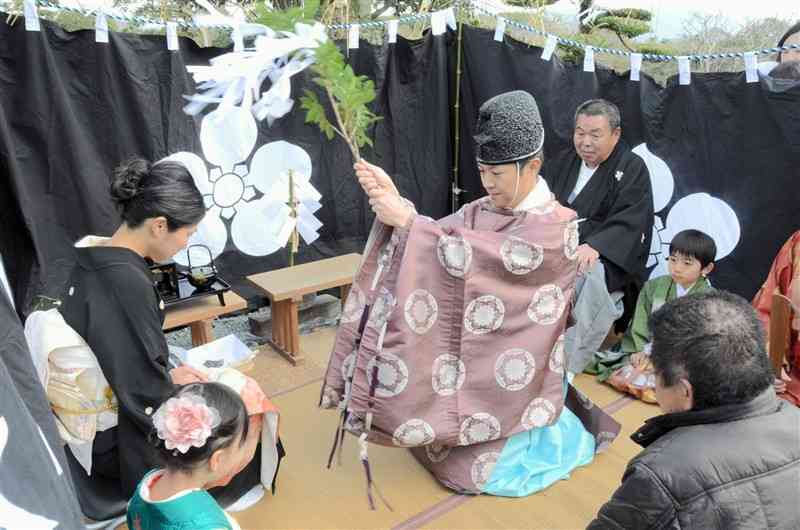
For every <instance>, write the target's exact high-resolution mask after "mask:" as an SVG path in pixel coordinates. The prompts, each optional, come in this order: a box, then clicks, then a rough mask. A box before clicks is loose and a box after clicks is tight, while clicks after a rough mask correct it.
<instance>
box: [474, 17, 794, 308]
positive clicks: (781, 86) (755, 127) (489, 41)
mask: <svg viewBox="0 0 800 530" xmlns="http://www.w3.org/2000/svg"><path fill="white" fill-rule="evenodd" d="M493 36H494V32H493V31H489V30H481V29H475V28H469V27H465V28H464V63H465V66H464V76H463V78H462V81H461V94H462V100H461V127H460V131H461V137H462V142H461V149H460V156H459V163H460V183H461V187H462V188H465V189H466V190H467V191H466V193H465V200H473V199H475V198H477V197H479V196H481V195H483V190H482V187H481V183H480V177H479V176H478V173H477V168H476V165H475V152H474V148H473V143H472V130H473V127H474V124H475V119H476V116H477V109H478V108H479V106H480V105H481V104H482V103H483V102H484V101H486V100H487V99H489V98H490V97H492V96H495V95H497V94H499V93H502V92H505V91H507V90H519V89H523V90H527V91H529V92H530V93H531V94H532V95H533V96H534V97H535V98H536V100H537V102H538V103H539V108H540V111H541V114H542V119H543V121H544V125H545V130H546V137H545V162H544V170H543V171H544V175H545V177H546V176H547V159H548V155H553V154H555V153H558V152H559V151H561V150H562V149H565V148H569V147H570V146H572V130H573V120H574V112H575V109H576V108H577V106H578V105H579V104H580V103H582V102H583V101H585V100H587V99H590V98H596V97H602V98H605V99H608V100H610V101H612V102H614V103H615V104H616V105H618V106H619V108H620V111H621V113H622V137H623V139H624V140H625V141H626V142H627V143H628V145H630V146H631V147H636V146H638V145H639V144H642V143H646V144H647V147H648V148H649V150H650V152H652V153H653V154H655V155H656V156H658V157H660V158H661V159H662V160H663V161H664V162H665V163H666V164H667V166H668V167H669V168H670V169H671V171H672V175H673V180H674V191H673V194H672V197H671V198H670V199H669V202H668V204H667V205H666V206H665V207H664V208H663V209H661V210H659V211H656V214H655V215H656V217H657V218H658V219H659V220H660V221H661V223H662V224H661V226H664V225H667V226H666V228H667V229H669V228H670V227H669V226H668V224H667V218H668V215H669V212H670V210H671V209H672V208H673V206H674V205H675V204H676V203H677V202H678V201H679V200H680V199H682V198H684V197H686V196H688V195H690V194H701V193H705V194H708V195H710V196H711V197H714V198H716V199H720V200H722V201H724V202H725V203H726V204H727V205H728V206H729V207H730V208H731V209H732V210H733V211H734V212H735V214H736V216H737V218H738V221H739V226H740V227H741V235H740V237H739V240H738V243H737V244H736V246H735V248H734V249H733V251H732V252H731V254H730V255H729V256H727V257H725V258H724V259H722V260H720V261H719V262H718V263H717V268H716V270H715V272H714V273H713V274H712V281H713V283H714V285H715V287H718V288H723V289H727V290H731V291H733V292H736V293H738V294H740V295H742V296H745V297H746V298H751V297H752V296H753V295H754V294H755V292H756V290H757V289H758V287H759V286H760V285H761V282H763V280H764V277H765V276H766V274H767V271H768V270H769V266H770V263H771V262H772V259H773V258H774V256H775V253H776V252H777V251H778V249H779V248H780V246H781V244H782V243H783V242H784V241H785V240H786V239H787V238H788V236H789V235H790V234H791V233H793V232H794V231H795V230H797V229H798V228H800V216H798V212H799V211H800V208H798V206H797V199H796V197H798V195H799V194H800V84H798V83H794V84H791V83H787V82H779V81H776V80H771V79H769V78H762V79H761V80H760V82H759V83H753V84H748V83H746V81H745V75H744V72H738V73H717V74H703V73H692V78H691V84H690V85H687V86H681V85H678V82H677V77H672V78H670V80H669V82H668V83H667V84H666V86H665V87H661V86H659V85H658V84H657V83H655V82H654V81H653V80H652V79H651V78H650V77H648V76H646V75H642V76H641V81H640V82H632V81H630V80H629V75H628V73H627V72H623V73H615V72H613V71H611V70H609V69H607V68H604V67H602V66H601V65H597V66H596V72H594V73H591V72H584V71H583V69H582V65H573V64H565V63H563V62H561V61H560V60H559V59H558V58H557V57H555V56H554V57H553V58H552V59H551V60H550V61H543V60H541V51H542V49H541V48H538V47H533V46H528V45H527V44H523V43H520V42H516V41H514V40H513V39H510V38H509V37H506V38H505V41H504V42H503V43H499V42H496V41H494V38H493ZM656 178H657V177H656ZM702 213H704V212H701V211H697V212H696V214H697V219H698V221H697V222H698V223H700V221H699V219H701V217H702V216H701V214H702ZM693 215H694V214H693ZM656 224H657V225H658V224H659V223H656ZM697 228H700V229H702V228H704V227H703V226H697ZM659 232H660V231H659ZM733 232H734V231H733V230H732V229H730V230H729V231H728V232H727V233H724V234H721V237H720V234H712V235H714V236H715V238H718V239H723V238H735V235H736V234H735V233H733ZM665 233H666V232H665ZM717 243H718V245H719V244H720V241H718V242H717ZM656 247H658V245H654V248H653V249H652V250H653V251H658V252H660V253H661V256H660V258H661V259H663V257H664V255H665V254H666V253H667V252H668V247H667V246H661V247H660V248H656ZM654 259H655V258H654ZM651 266H652V262H651Z"/></svg>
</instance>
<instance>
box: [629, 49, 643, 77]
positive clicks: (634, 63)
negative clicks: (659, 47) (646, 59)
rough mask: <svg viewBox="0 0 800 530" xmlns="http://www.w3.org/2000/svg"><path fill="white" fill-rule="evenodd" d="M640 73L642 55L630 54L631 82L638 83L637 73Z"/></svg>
mask: <svg viewBox="0 0 800 530" xmlns="http://www.w3.org/2000/svg"><path fill="white" fill-rule="evenodd" d="M641 71H642V54H641V53H632V54H631V81H639V80H640V79H639V78H640V76H639V73H640V72H641Z"/></svg>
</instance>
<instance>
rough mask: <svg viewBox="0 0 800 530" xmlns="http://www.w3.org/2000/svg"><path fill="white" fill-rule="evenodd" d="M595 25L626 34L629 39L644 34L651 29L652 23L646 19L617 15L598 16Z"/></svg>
mask: <svg viewBox="0 0 800 530" xmlns="http://www.w3.org/2000/svg"><path fill="white" fill-rule="evenodd" d="M593 26H594V27H595V28H604V29H608V30H610V31H613V32H614V33H616V34H618V35H624V36H625V37H628V38H629V39H632V38H634V37H638V36H639V35H644V34H645V33H648V32H649V31H650V24H648V23H647V22H646V21H644V20H638V19H635V18H622V17H615V16H601V17H598V18H597V19H596V20H595V21H594V24H593Z"/></svg>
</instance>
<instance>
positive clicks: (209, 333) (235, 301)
mask: <svg viewBox="0 0 800 530" xmlns="http://www.w3.org/2000/svg"><path fill="white" fill-rule="evenodd" d="M223 301H224V302H225V305H222V304H220V301H219V300H218V299H217V298H216V297H214V296H208V297H205V298H199V299H197V300H195V301H191V302H184V303H183V304H180V305H177V306H174V307H168V308H167V311H166V317H165V318H164V329H165V330H168V329H173V328H177V327H180V326H186V325H187V324H188V325H189V329H191V331H192V345H194V346H200V345H201V344H206V343H209V342H211V341H212V340H214V332H213V320H214V319H215V318H216V317H218V316H220V315H227V314H228V313H234V312H236V311H239V310H241V309H245V308H246V307H247V302H246V301H245V299H244V298H242V297H241V296H239V295H238V294H236V293H234V292H233V291H228V292H226V293H224V300H223Z"/></svg>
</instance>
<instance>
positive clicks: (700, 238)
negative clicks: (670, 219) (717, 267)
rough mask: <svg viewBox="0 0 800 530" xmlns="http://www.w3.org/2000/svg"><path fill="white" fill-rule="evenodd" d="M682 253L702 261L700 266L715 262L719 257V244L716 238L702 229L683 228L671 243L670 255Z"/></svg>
mask: <svg viewBox="0 0 800 530" xmlns="http://www.w3.org/2000/svg"><path fill="white" fill-rule="evenodd" d="M673 254H680V255H682V256H687V257H690V258H695V259H696V260H697V261H699V262H700V267H701V268H702V267H706V266H708V264H709V263H714V259H716V257H717V245H716V244H715V243H714V240H713V239H712V238H711V236H709V235H708V234H706V233H705V232H701V231H700V230H682V231H680V232H678V233H677V234H675V236H674V237H673V238H672V241H671V242H670V244H669V255H670V256H672V255H673Z"/></svg>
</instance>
